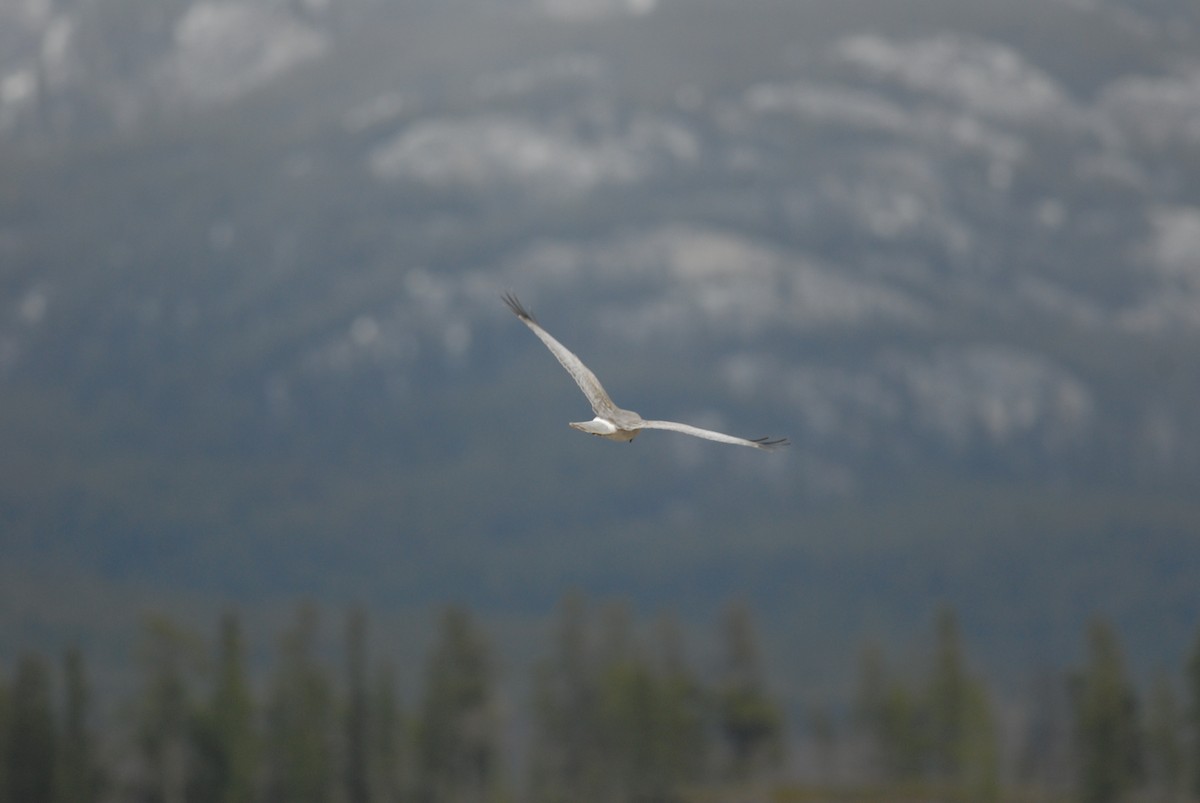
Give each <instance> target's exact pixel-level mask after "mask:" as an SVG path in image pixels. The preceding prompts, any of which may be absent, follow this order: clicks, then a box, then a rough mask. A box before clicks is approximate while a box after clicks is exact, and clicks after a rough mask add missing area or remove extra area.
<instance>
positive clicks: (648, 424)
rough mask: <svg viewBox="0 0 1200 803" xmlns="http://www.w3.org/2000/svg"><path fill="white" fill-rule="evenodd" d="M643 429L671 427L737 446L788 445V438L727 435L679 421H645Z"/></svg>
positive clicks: (771, 447)
mask: <svg viewBox="0 0 1200 803" xmlns="http://www.w3.org/2000/svg"><path fill="white" fill-rule="evenodd" d="M642 429H669V430H671V431H672V432H682V433H683V434H684V435H694V436H696V437H697V438H707V439H708V440H710V441H717V442H719V443H732V444H734V445H737V446H752V447H753V448H755V449H774V448H775V447H777V446H788V445H790V444H789V443H788V439H787V438H778V439H776V440H768V439H767V438H754V439H747V438H738V437H736V436H734V435H726V434H725V433H724V432H713V431H712V430H711V429H701V428H700V427H693V426H692V425H691V424H680V423H679V422H678V421H643V422H642Z"/></svg>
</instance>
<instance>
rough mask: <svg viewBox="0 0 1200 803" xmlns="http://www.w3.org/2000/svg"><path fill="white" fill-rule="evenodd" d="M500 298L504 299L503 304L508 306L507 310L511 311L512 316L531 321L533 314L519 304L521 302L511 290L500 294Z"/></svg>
mask: <svg viewBox="0 0 1200 803" xmlns="http://www.w3.org/2000/svg"><path fill="white" fill-rule="evenodd" d="M500 297H501V298H502V299H504V303H505V304H507V305H508V308H509V309H510V310H512V311H513V314H514V315H516V316H517V317H518V318H522V319H528V320H531V321H532V320H533V314H532V313H531V312H530V311H529V310H527V309H525V307H524V305H523V304H521V300H520V299H519V298H517V297H516V295H514V294H513V292H512V291H511V290H509V291H508V292H506V293H503V294H501V296H500Z"/></svg>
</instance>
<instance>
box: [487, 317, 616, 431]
mask: <svg viewBox="0 0 1200 803" xmlns="http://www.w3.org/2000/svg"><path fill="white" fill-rule="evenodd" d="M504 303H505V304H508V308H509V309H511V310H512V311H513V313H514V314H515V315H516V316H517V317H518V318H520V319H521V322H522V323H524V324H525V325H526V326H528V327H529V328H530V329H532V330H533V333H534V334H535V335H537V336H538V338H539V339H541V341H542V342H543V343H545V344H546V348H548V349H550V353H551V354H553V355H554V356H555V357H557V358H558V361H559V362H560V363H562V367H563V368H566V369H567V373H568V374H570V375H571V378H572V379H574V380H575V384H577V385H579V389H580V390H582V391H583V395H584V396H587V400H588V402H590V403H591V405H592V412H594V413H595V414H596V415H598V416H602V417H605V418H610V417H611V416H612V415H613V414H614V413H615V412H617V410H618V408H617V405H615V404H613V400H612V399H610V398H609V397H608V394H607V393H606V392H605V391H604V386H603V385H601V384H600V380H599V379H597V378H596V375H595V374H593V373H592V372H591V370H590V369H589V368H588V367H587V366H586V365H584V364H583V361H582V360H580V359H579V358H578V357H576V356H575V355H574V354H573V353H571V350H570V349H568V348H567V347H566V346H564V345H563V344H562V343H559V342H558V341H557V340H555V339H554V338H553V337H551V336H550V333H549V332H547V331H546V330H545V329H543V328H542V327H541V325H540V324H539V323H538V322H537V321H536V320H534V317H533V316H532V315H530V314H529V310H527V309H525V307H523V306H522V305H521V302H520V301H519V300H517V297H516V296H514V295H513V294H512V293H505V294H504Z"/></svg>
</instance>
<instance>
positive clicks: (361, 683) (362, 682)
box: [344, 608, 371, 803]
mask: <svg viewBox="0 0 1200 803" xmlns="http://www.w3.org/2000/svg"><path fill="white" fill-rule="evenodd" d="M346 697H347V699H346V721H345V736H346V738H345V751H346V755H345V761H344V775H345V791H346V800H347V803H367V802H368V800H369V799H370V793H371V782H370V753H369V739H370V737H369V728H370V723H369V720H368V692H367V617H366V614H365V613H364V612H363V610H362V609H361V608H355V609H354V610H352V611H351V612H350V615H349V617H348V618H347V621H346Z"/></svg>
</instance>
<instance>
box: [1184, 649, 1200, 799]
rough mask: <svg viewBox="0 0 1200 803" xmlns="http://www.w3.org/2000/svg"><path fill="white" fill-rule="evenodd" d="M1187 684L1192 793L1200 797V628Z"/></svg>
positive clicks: (1190, 657) (1187, 673)
mask: <svg viewBox="0 0 1200 803" xmlns="http://www.w3.org/2000/svg"><path fill="white" fill-rule="evenodd" d="M1185 682H1186V685H1187V697H1188V708H1187V721H1188V725H1189V727H1188V730H1189V731H1190V736H1191V739H1190V740H1189V744H1190V748H1191V755H1190V757H1189V758H1190V761H1189V762H1188V763H1189V764H1190V765H1191V793H1192V797H1194V798H1200V629H1197V631H1196V638H1195V640H1194V641H1193V642H1192V650H1191V653H1190V654H1189V655H1188V661H1187V668H1186V672H1185Z"/></svg>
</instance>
